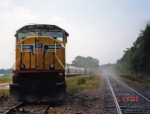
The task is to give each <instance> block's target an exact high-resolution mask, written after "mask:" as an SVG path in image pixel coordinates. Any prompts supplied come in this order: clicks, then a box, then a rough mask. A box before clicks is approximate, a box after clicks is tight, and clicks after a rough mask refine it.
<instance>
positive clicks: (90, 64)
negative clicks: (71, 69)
mask: <svg viewBox="0 0 150 114" xmlns="http://www.w3.org/2000/svg"><path fill="white" fill-rule="evenodd" d="M72 64H73V65H74V66H79V67H84V68H89V69H93V68H98V67H99V60H98V59H95V58H93V57H90V56H88V57H83V56H77V57H76V58H75V60H73V61H72Z"/></svg>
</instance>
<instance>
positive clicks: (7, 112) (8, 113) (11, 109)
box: [4, 102, 24, 114]
mask: <svg viewBox="0 0 150 114" xmlns="http://www.w3.org/2000/svg"><path fill="white" fill-rule="evenodd" d="M23 103H24V102H20V103H18V104H17V105H15V106H13V107H11V108H10V110H8V111H6V112H5V113H4V114H11V112H12V111H14V110H15V109H16V108H18V107H19V106H21V105H22V104H23Z"/></svg>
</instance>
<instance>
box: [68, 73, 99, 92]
mask: <svg viewBox="0 0 150 114" xmlns="http://www.w3.org/2000/svg"><path fill="white" fill-rule="evenodd" d="M66 81H67V90H68V91H69V92H71V93H75V92H77V91H79V90H84V89H94V88H98V87H99V84H100V77H99V76H77V77H69V78H67V79H66Z"/></svg>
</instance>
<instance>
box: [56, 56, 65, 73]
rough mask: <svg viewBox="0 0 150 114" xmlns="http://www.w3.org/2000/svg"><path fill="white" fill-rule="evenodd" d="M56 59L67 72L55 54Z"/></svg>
mask: <svg viewBox="0 0 150 114" xmlns="http://www.w3.org/2000/svg"><path fill="white" fill-rule="evenodd" d="M55 57H56V59H57V60H58V62H59V63H60V65H61V66H62V67H63V68H64V70H65V66H64V65H63V64H62V62H61V61H60V60H59V59H58V57H57V55H56V54H55Z"/></svg>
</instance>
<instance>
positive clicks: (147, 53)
mask: <svg viewBox="0 0 150 114" xmlns="http://www.w3.org/2000/svg"><path fill="white" fill-rule="evenodd" d="M124 52H125V53H124V55H123V56H122V58H121V59H119V60H118V61H117V64H116V68H117V70H119V72H123V73H131V74H140V77H144V76H146V75H149V74H150V25H149V24H147V26H146V28H145V30H142V31H141V33H140V34H139V37H138V38H137V39H136V41H135V42H134V43H133V46H132V47H131V48H129V49H127V50H126V51H124Z"/></svg>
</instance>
